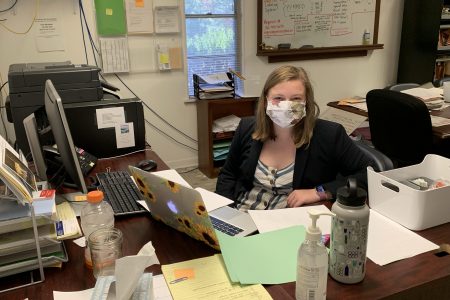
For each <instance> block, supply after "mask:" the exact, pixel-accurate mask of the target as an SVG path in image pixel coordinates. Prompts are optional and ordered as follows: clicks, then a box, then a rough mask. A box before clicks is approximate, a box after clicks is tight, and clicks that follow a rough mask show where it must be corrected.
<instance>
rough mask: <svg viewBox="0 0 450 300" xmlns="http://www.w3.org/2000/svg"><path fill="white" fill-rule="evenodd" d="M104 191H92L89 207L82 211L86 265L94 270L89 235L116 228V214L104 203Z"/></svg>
mask: <svg viewBox="0 0 450 300" xmlns="http://www.w3.org/2000/svg"><path fill="white" fill-rule="evenodd" d="M103 198H104V197H103V192H102V191H92V192H89V193H88V194H87V202H88V203H87V205H86V206H85V207H83V209H82V210H81V215H80V219H81V229H82V230H83V234H84V237H85V238H86V249H85V252H84V258H85V264H86V266H87V267H88V268H92V260H91V252H90V249H89V245H88V238H89V235H90V234H91V233H92V232H94V231H95V230H97V229H100V228H114V212H113V210H112V208H111V205H109V203H107V202H106V201H103Z"/></svg>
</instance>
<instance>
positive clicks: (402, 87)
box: [386, 83, 420, 92]
mask: <svg viewBox="0 0 450 300" xmlns="http://www.w3.org/2000/svg"><path fill="white" fill-rule="evenodd" d="M419 86H420V84H418V83H396V84H393V85H390V86H388V87H386V89H388V90H391V91H399V92H400V91H403V90H407V89H412V88H416V87H419Z"/></svg>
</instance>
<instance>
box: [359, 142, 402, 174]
mask: <svg viewBox="0 0 450 300" xmlns="http://www.w3.org/2000/svg"><path fill="white" fill-rule="evenodd" d="M354 143H355V144H356V145H357V146H358V147H359V149H361V150H362V151H363V152H364V153H365V154H366V155H367V156H369V157H370V158H371V159H372V160H373V161H374V165H373V168H374V170H375V171H377V172H382V171H387V170H391V169H393V168H394V164H393V162H392V160H391V159H390V158H389V157H387V156H386V155H384V154H383V153H382V152H380V151H378V150H377V149H375V147H373V146H371V145H369V144H368V143H367V142H366V141H364V140H359V141H354Z"/></svg>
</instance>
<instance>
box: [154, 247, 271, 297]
mask: <svg viewBox="0 0 450 300" xmlns="http://www.w3.org/2000/svg"><path fill="white" fill-rule="evenodd" d="M161 268H162V272H163V274H164V278H165V279H166V282H167V285H168V286H169V289H170V292H171V293H172V297H173V299H174V300H177V299H205V300H206V299H208V300H210V299H211V300H212V299H261V300H264V299H272V297H270V295H269V293H268V292H267V291H266V289H264V287H263V286H262V285H261V284H254V285H240V284H233V283H231V282H230V280H229V279H228V274H227V271H226V269H225V264H224V262H223V258H222V255H221V254H216V255H214V256H209V257H204V258H198V259H193V260H188V261H183V262H180V263H175V264H171V265H163V266H161Z"/></svg>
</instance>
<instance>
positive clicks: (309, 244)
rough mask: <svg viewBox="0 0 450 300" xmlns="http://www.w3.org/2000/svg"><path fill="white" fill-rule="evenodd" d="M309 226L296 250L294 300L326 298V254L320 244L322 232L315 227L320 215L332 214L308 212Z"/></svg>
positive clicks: (313, 210)
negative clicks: (303, 239)
mask: <svg viewBox="0 0 450 300" xmlns="http://www.w3.org/2000/svg"><path fill="white" fill-rule="evenodd" d="M308 213H309V217H310V218H311V220H312V222H311V226H309V227H308V229H306V237H305V241H304V242H303V243H302V244H301V246H300V248H299V249H298V256H297V281H296V284H295V299H297V300H308V299H314V300H316V299H317V300H319V299H323V300H325V299H326V297H327V278H328V252H327V249H326V248H325V246H324V245H323V244H322V232H321V231H320V228H319V227H317V225H316V223H317V219H318V218H319V217H320V216H321V215H330V216H333V215H334V214H333V213H329V212H322V211H319V210H317V209H311V210H309V211H308Z"/></svg>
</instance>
